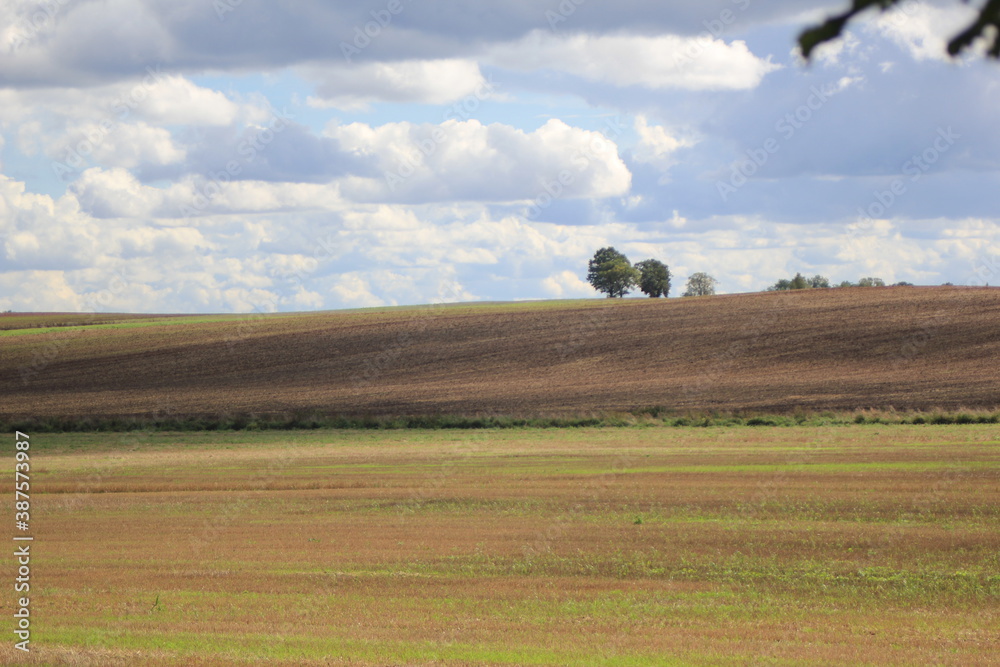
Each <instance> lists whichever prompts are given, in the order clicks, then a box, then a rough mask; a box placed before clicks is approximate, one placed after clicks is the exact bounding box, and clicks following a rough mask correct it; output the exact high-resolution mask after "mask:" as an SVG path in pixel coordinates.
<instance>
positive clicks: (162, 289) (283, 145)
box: [0, 0, 1000, 313]
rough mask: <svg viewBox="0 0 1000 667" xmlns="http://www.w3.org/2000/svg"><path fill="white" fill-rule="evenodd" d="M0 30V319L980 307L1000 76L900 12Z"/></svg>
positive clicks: (210, 7)
mask: <svg viewBox="0 0 1000 667" xmlns="http://www.w3.org/2000/svg"><path fill="white" fill-rule="evenodd" d="M846 4H847V3H846V2H814V1H808V0H807V1H805V2H803V1H802V0H794V1H793V0H708V1H703V0H699V1H689V2H688V1H684V2H649V0H617V1H616V2H606V1H600V0H505V1H504V2H471V1H468V0H371V1H367V0H366V1H361V2H359V1H358V0H351V1H350V2H348V1H347V0H342V1H341V0H329V1H326V2H321V1H319V0H299V1H297V2H295V3H277V2H273V1H272V0H6V1H5V2H3V3H2V4H0V310H13V311H86V312H91V311H98V312H147V313H150V312H152V313H155V312H164V313H209V312H238V313H253V312H275V311H282V312H288V311H304V310H322V309H338V308H357V307H370V306H389V305H406V304H422V303H438V302H452V301H473V300H488V301H497V300H528V299H568V298H599V297H600V296H601V295H600V294H598V293H597V292H595V291H594V290H593V289H592V288H591V286H590V285H589V284H587V282H586V271H587V261H588V259H589V258H590V257H592V256H593V254H594V252H595V251H596V250H597V249H599V248H602V247H605V246H614V247H615V248H617V249H618V250H619V251H621V252H623V253H624V254H625V255H627V256H628V257H629V259H630V260H632V261H633V262H637V261H640V260H643V259H648V258H653V259H658V260H660V261H663V262H665V263H666V264H667V265H668V266H669V267H670V271H671V273H672V276H673V277H672V288H671V293H670V296H671V297H674V296H677V295H679V294H680V293H681V292H682V291H683V289H684V282H685V280H686V279H687V277H688V276H690V275H691V274H693V273H695V272H707V273H709V274H710V275H712V276H713V277H715V278H716V279H717V280H718V281H719V286H718V291H719V292H720V293H734V292H752V291H759V290H762V289H765V288H766V287H767V286H768V285H771V284H773V283H774V282H775V281H777V280H778V279H779V278H787V277H790V276H792V275H794V274H795V273H796V272H801V273H803V274H805V275H813V274H821V275H824V276H827V277H828V278H829V279H830V280H831V281H832V282H834V283H839V282H841V281H843V280H851V281H857V280H858V279H859V278H860V277H863V276H878V277H881V278H883V279H884V280H885V281H886V282H887V283H893V282H899V281H906V282H911V283H916V284H941V283H944V282H951V283H954V284H968V285H977V284H984V283H988V282H990V281H991V280H992V284H1000V275H997V274H1000V233H998V229H1000V227H998V222H1000V205H998V202H997V193H998V192H1000V188H998V185H1000V178H998V174H1000V126H998V125H997V122H996V109H997V108H1000V64H997V63H996V62H992V61H987V60H984V59H983V58H982V57H981V55H980V54H976V53H972V54H968V55H967V56H965V57H963V58H961V59H959V60H957V61H956V60H949V59H948V58H947V57H946V56H945V55H944V54H945V47H944V45H945V43H946V41H947V38H948V37H950V36H951V35H953V34H955V33H956V32H958V31H959V30H960V29H961V28H963V27H964V25H965V24H966V23H967V22H968V21H969V19H970V17H971V16H973V15H974V13H975V8H974V6H975V5H976V3H973V7H969V6H967V5H962V4H959V3H956V2H947V3H943V4H937V3H935V2H931V1H930V0H923V1H919V0H906V2H904V4H903V5H902V6H901V7H899V8H898V9H896V10H894V11H892V12H889V13H886V14H878V13H872V14H868V15H865V16H864V17H863V18H862V19H861V20H858V21H856V22H854V23H852V24H851V26H850V29H849V31H848V32H847V34H846V36H845V37H844V38H843V39H841V40H839V41H837V42H835V43H833V44H830V45H826V46H824V47H823V48H821V50H820V51H819V52H818V53H817V54H816V56H815V58H814V60H813V62H811V63H804V62H803V61H802V59H801V57H800V55H799V53H798V52H797V50H796V48H795V38H796V36H797V34H798V33H799V32H800V31H801V30H802V29H803V28H804V27H806V26H809V25H812V24H814V23H815V22H817V21H819V20H821V19H822V18H823V17H825V16H826V15H827V14H829V13H830V12H834V11H840V10H843V9H844V8H845V5H846Z"/></svg>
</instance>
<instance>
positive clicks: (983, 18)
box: [799, 0, 1000, 60]
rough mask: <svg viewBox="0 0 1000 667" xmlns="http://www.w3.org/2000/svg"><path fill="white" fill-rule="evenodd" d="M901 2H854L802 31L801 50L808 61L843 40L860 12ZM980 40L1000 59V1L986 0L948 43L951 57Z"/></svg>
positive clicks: (856, 0)
mask: <svg viewBox="0 0 1000 667" xmlns="http://www.w3.org/2000/svg"><path fill="white" fill-rule="evenodd" d="M901 1H902V0H852V4H851V8H850V9H848V10H847V11H846V12H844V13H843V14H838V15H836V16H831V17H830V18H828V19H827V20H826V21H824V22H823V23H821V24H820V25H818V26H815V27H812V28H808V29H806V30H804V31H802V34H800V35H799V47H800V48H801V49H802V55H803V56H805V58H806V60H808V59H809V58H810V56H811V55H812V53H813V51H814V50H815V49H816V47H818V46H819V45H821V44H824V43H826V42H830V41H833V40H835V39H837V38H838V37H840V35H841V34H842V33H843V31H844V28H845V27H846V26H847V23H848V22H849V21H850V20H851V19H853V18H854V17H855V16H857V15H858V14H860V13H861V12H863V11H865V10H867V9H870V8H872V7H878V8H879V9H880V10H882V11H883V12H884V11H886V10H887V9H890V8H891V7H893V6H895V5H897V4H899V3H900V2H901ZM963 1H966V0H963ZM991 26H992V27H993V30H992V34H991V35H989V36H987V35H986V33H987V29H988V28H989V27H991ZM979 37H985V38H986V39H990V40H992V41H991V43H990V44H989V45H988V46H987V54H988V55H989V56H990V57H992V58H1000V0H987V2H986V4H985V5H984V6H983V8H982V9H981V10H979V16H978V17H977V18H976V20H975V21H973V22H972V25H970V26H969V27H968V28H966V29H965V30H963V31H962V32H960V33H959V34H958V35H956V36H955V37H954V38H953V39H952V40H951V41H950V42H949V43H948V54H949V55H951V56H957V55H958V54H959V53H961V52H962V51H964V50H965V49H967V48H968V47H969V46H970V45H971V44H972V43H973V42H974V41H976V39H978V38H979Z"/></svg>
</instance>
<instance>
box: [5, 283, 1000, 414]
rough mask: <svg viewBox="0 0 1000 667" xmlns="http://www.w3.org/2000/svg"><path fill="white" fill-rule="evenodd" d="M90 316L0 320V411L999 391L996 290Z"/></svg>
mask: <svg viewBox="0 0 1000 667" xmlns="http://www.w3.org/2000/svg"><path fill="white" fill-rule="evenodd" d="M101 317H102V320H101V323H93V324H85V325H78V326H72V325H73V324H74V322H73V320H68V321H67V320H66V316H52V317H49V318H48V319H46V318H45V317H44V316H34V317H33V318H32V317H25V316H16V317H11V318H9V319H8V320H3V319H0V326H14V323H16V322H20V325H19V326H21V327H22V328H11V329H7V330H4V331H0V373H2V374H3V376H4V377H7V378H9V381H8V383H7V387H8V388H9V391H8V392H7V395H6V396H5V397H4V401H3V403H2V405H0V417H6V418H23V417H37V416H124V415H134V416H135V415H140V416H141V415H148V414H151V413H154V414H171V415H213V414H220V413H235V412H246V413H274V412H293V411H303V410H312V411H318V412H322V413H326V414H351V415H358V414H371V415H400V414H406V415H421V414H432V415H433V414H477V413H492V414H510V415H526V414H561V413H566V414H568V413H576V414H579V413H585V412H587V411H594V410H597V411H614V410H630V409H635V408H639V407H643V406H653V405H659V406H665V407H667V408H669V409H673V410H753V411H770V412H785V411H791V410H794V409H798V408H805V409H815V410H826V409H834V410H853V409H864V408H880V409H884V408H895V409H935V408H937V409H946V410H954V409H958V408H970V409H973V408H984V409H992V408H996V407H997V406H1000V366H998V364H997V360H998V359H1000V333H998V331H1000V330H998V326H1000V289H998V288H961V287H933V288H919V287H918V288H913V287H910V288H850V289H832V290H808V291H803V292H785V293H761V294H743V295H725V296H718V297H703V298H696V299H669V300H649V299H628V300H615V301H611V300H596V299H595V300H586V301H570V302H534V303H521V304H485V305H476V304H457V305H448V306H428V307H423V308H397V309H372V310H362V311H339V312H327V313H311V314H296V315H274V316H254V317H238V316H199V317H190V316H189V317H173V318H162V317H150V318H141V317H139V318H137V317H131V318H122V319H120V320H114V318H113V317H112V316H101ZM5 322H6V324H5ZM45 323H51V324H59V323H61V324H66V325H67V326H60V327H54V328H37V327H38V325H41V324H45Z"/></svg>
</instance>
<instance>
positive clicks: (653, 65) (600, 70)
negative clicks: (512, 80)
mask: <svg viewBox="0 0 1000 667" xmlns="http://www.w3.org/2000/svg"><path fill="white" fill-rule="evenodd" d="M486 58H487V60H488V61H490V62H493V63H495V64H497V65H499V66H501V67H506V68H511V69H519V70H527V71H533V70H539V69H549V70H558V71H563V72H568V73H570V74H573V75H575V76H579V77H582V78H584V79H587V80H589V81H598V82H601V83H607V84H611V85H615V86H636V85H637V86H644V87H646V88H651V89H664V88H681V89H689V90H725V89H730V90H741V89H749V88H755V87H756V86H757V85H758V84H759V83H760V81H761V79H763V78H764V76H765V75H766V74H767V73H769V72H773V71H774V70H776V69H780V65H777V64H775V63H772V62H771V60H770V57H768V58H766V59H762V58H758V57H757V56H755V55H754V54H753V53H752V52H751V51H750V49H749V48H747V45H746V43H745V42H742V41H733V42H730V43H726V42H724V41H723V40H720V39H711V38H709V37H708V36H707V35H706V36H702V37H680V36H676V35H659V36H655V37H647V36H641V35H628V34H613V35H612V34H609V35H594V34H577V35H571V36H564V35H557V34H554V33H550V32H547V31H543V30H535V31H533V32H531V33H530V34H528V35H527V36H525V37H524V38H522V39H520V40H518V41H516V42H511V43H507V44H501V45H498V46H495V47H492V48H491V49H490V50H489V52H488V54H487V56H486Z"/></svg>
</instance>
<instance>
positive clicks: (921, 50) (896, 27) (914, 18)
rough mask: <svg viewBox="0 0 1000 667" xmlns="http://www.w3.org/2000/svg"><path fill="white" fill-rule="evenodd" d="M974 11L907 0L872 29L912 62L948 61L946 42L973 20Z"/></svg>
mask: <svg viewBox="0 0 1000 667" xmlns="http://www.w3.org/2000/svg"><path fill="white" fill-rule="evenodd" d="M977 11H978V10H977V9H976V8H975V7H973V6H972V5H970V4H962V5H954V4H950V5H949V6H947V7H941V6H936V5H933V4H930V3H928V2H917V1H916V0H908V1H906V2H903V3H901V4H900V5H899V6H898V7H897V8H896V9H893V10H890V11H888V12H885V13H884V14H882V15H880V16H879V18H878V20H877V21H876V22H875V26H876V29H877V30H878V31H879V32H880V33H881V34H882V35H883V36H884V37H887V38H889V39H890V40H892V41H893V42H895V43H896V44H897V45H898V46H899V47H900V48H902V49H903V50H904V51H906V52H908V53H909V54H910V56H911V57H912V58H913V59H914V60H948V59H949V56H948V50H947V44H948V40H949V39H951V37H953V36H954V35H956V34H958V33H959V32H960V31H961V30H963V29H964V28H965V27H966V26H968V25H969V24H970V23H971V22H972V21H973V20H975V18H976V14H977ZM980 51H982V49H980ZM979 55H981V53H980V54H979ZM977 57H978V56H977Z"/></svg>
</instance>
